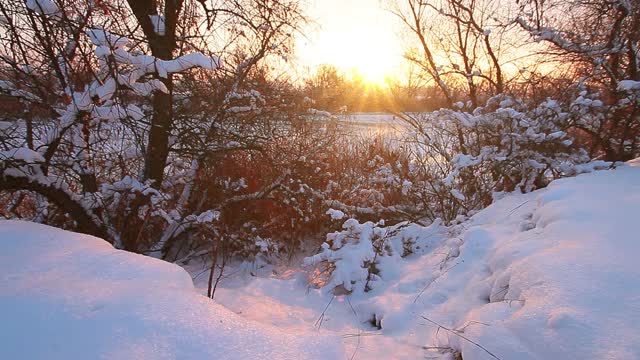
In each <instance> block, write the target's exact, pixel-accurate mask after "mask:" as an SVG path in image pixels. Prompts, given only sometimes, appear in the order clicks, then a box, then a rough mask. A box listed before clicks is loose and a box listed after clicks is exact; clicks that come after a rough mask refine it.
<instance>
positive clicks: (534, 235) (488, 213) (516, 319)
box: [196, 161, 640, 360]
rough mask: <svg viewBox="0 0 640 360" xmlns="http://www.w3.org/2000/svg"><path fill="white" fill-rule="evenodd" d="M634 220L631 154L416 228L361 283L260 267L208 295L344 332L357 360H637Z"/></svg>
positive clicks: (638, 173) (290, 323)
mask: <svg viewBox="0 0 640 360" xmlns="http://www.w3.org/2000/svg"><path fill="white" fill-rule="evenodd" d="M638 219H640V161H635V162H631V163H629V164H628V165H623V166H620V167H619V168H617V169H615V170H606V171H597V172H593V173H589V174H582V175H579V176H577V177H573V178H566V179H562V180H557V181H554V182H553V183H551V184H550V186H549V187H547V188H545V189H542V190H539V191H535V192H532V193H529V194H509V195H506V196H505V197H504V198H502V199H501V200H499V201H496V202H495V203H494V204H493V205H491V206H490V207H488V208H486V209H484V210H483V211H481V212H479V213H478V214H476V215H475V216H473V217H472V218H471V219H470V220H468V221H466V222H464V223H462V224H460V225H457V226H455V227H451V228H449V229H448V230H447V231H445V233H441V232H437V233H434V232H433V231H432V230H433V229H432V228H422V229H420V228H418V227H416V228H415V229H413V230H412V231H414V230H415V231H417V232H420V233H419V234H418V233H416V234H415V236H416V237H421V238H424V241H423V242H422V243H421V244H422V245H423V246H422V247H421V250H420V251H418V252H416V253H414V254H411V255H409V256H407V257H402V258H400V257H398V256H395V257H389V258H385V259H387V260H389V261H388V262H384V263H382V262H381V263H380V264H379V265H380V277H381V278H380V279H379V280H378V281H377V282H376V284H375V285H376V286H374V287H373V290H372V291H369V292H362V291H354V293H352V294H351V295H349V296H348V297H347V296H337V297H335V298H333V297H332V295H331V293H330V292H329V291H328V289H326V288H325V289H314V290H312V291H309V289H308V288H307V287H308V285H307V284H306V283H305V282H304V281H300V276H297V277H296V276H292V277H291V279H289V280H286V279H280V278H276V277H274V276H273V275H270V274H264V277H258V278H255V277H252V278H251V279H249V280H247V281H248V284H245V285H243V286H237V285H234V284H233V283H232V282H229V283H227V284H223V286H222V288H219V290H218V292H217V293H216V298H217V300H218V301H220V303H221V304H224V305H225V306H227V307H229V308H232V309H233V310H234V311H237V312H242V314H243V316H246V317H247V318H252V319H255V320H257V321H261V322H263V323H265V324H275V325H278V326H279V327H280V328H289V329H291V330H292V331H293V330H294V329H308V328H312V327H313V326H316V327H319V328H321V331H322V332H323V333H336V334H340V335H343V340H344V345H345V349H346V352H347V354H348V356H349V357H350V356H354V358H355V359H358V360H364V359H417V358H430V359H449V360H452V359H456V358H457V357H456V356H457V354H458V353H461V356H462V358H463V359H464V360H490V359H494V360H495V359H500V360H513V359H515V360H540V359H549V360H564V359H594V360H595V359H598V360H601V359H612V360H613V359H616V360H637V359H640V266H639V265H638V264H639V263H640V258H639V256H640V235H639V234H640V231H639V229H640V228H639V221H638ZM334 255H336V256H338V255H341V254H338V253H334ZM347 258H348V257H344V259H347ZM353 258H355V259H360V257H357V256H355V257H353ZM353 266H354V267H358V266H361V264H358V263H357V261H356V263H355V264H353ZM196 284H197V285H199V286H206V284H205V283H203V282H198V281H196ZM332 285H335V284H334V283H328V286H329V287H330V286H332ZM319 319H320V320H322V321H319ZM374 322H375V325H377V326H374ZM463 337H464V338H463ZM465 338H466V339H465Z"/></svg>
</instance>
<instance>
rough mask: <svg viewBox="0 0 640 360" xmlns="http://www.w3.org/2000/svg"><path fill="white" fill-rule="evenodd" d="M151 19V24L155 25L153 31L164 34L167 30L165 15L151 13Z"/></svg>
mask: <svg viewBox="0 0 640 360" xmlns="http://www.w3.org/2000/svg"><path fill="white" fill-rule="evenodd" d="M149 19H151V24H152V25H153V31H154V32H155V33H156V34H158V35H160V36H163V35H164V34H165V31H166V28H165V21H164V16H160V15H149Z"/></svg>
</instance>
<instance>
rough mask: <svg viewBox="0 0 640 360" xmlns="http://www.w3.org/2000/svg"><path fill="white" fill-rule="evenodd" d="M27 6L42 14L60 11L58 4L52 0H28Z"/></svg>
mask: <svg viewBox="0 0 640 360" xmlns="http://www.w3.org/2000/svg"><path fill="white" fill-rule="evenodd" d="M26 5H27V8H28V9H29V10H32V11H34V12H36V13H38V14H40V15H53V14H57V13H59V12H60V9H59V8H58V6H57V5H56V4H55V3H54V2H53V1H51V0H27V1H26Z"/></svg>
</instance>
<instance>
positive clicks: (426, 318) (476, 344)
mask: <svg viewBox="0 0 640 360" xmlns="http://www.w3.org/2000/svg"><path fill="white" fill-rule="evenodd" d="M420 317H421V318H423V319H425V320H427V321H428V322H430V323H432V324H434V325H437V326H438V330H440V329H444V330H446V331H448V332H449V333H450V334H453V335H456V336H459V337H460V338H462V339H464V340H466V341H468V342H470V343H471V344H473V345H475V346H477V347H478V348H480V349H482V350H483V351H484V352H486V353H487V354H489V355H490V356H491V357H492V358H494V359H496V360H501V359H500V358H499V357H497V356H496V355H495V354H494V353H492V352H491V351H489V350H487V348H485V347H484V346H482V345H480V344H478V343H477V342H475V341H473V340H471V339H469V338H468V337H466V336H464V335H462V334H460V332H458V331H456V330H453V329H449V328H448V327H446V326H442V325H440V324H438V323H437V322H435V321H433V320H431V319H429V318H428V317H426V316H420Z"/></svg>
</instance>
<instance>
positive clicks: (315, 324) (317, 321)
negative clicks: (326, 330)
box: [313, 295, 336, 330]
mask: <svg viewBox="0 0 640 360" xmlns="http://www.w3.org/2000/svg"><path fill="white" fill-rule="evenodd" d="M335 298H336V296H335V295H333V296H332V297H331V300H329V303H328V304H327V306H325V307H324V310H322V314H320V317H318V320H316V322H315V323H314V324H313V326H317V327H318V330H320V327H321V326H322V321H324V314H325V313H326V312H327V309H329V306H331V303H332V302H333V299H335Z"/></svg>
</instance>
